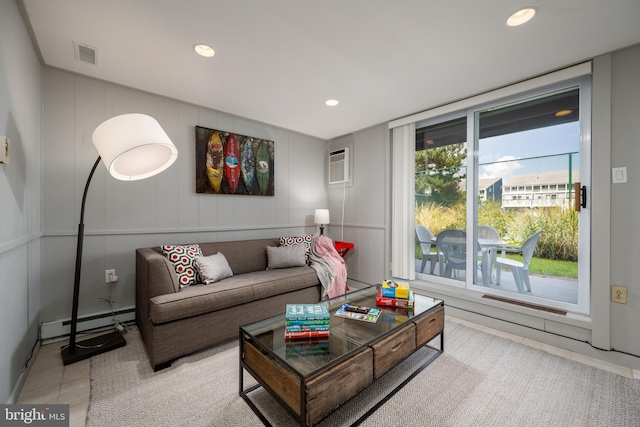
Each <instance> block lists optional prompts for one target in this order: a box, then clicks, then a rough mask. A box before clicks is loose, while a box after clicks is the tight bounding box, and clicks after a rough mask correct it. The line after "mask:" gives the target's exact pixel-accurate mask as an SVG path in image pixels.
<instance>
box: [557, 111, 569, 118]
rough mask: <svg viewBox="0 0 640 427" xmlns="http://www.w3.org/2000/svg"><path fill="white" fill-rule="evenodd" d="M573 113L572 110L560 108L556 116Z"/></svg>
mask: <svg viewBox="0 0 640 427" xmlns="http://www.w3.org/2000/svg"><path fill="white" fill-rule="evenodd" d="M571 113H572V111H571V110H560V111H557V112H556V114H555V116H556V117H564V116H568V115H569V114H571Z"/></svg>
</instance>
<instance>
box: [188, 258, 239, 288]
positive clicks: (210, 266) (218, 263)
mask: <svg viewBox="0 0 640 427" xmlns="http://www.w3.org/2000/svg"><path fill="white" fill-rule="evenodd" d="M196 268H197V269H198V272H199V273H200V277H202V280H203V281H204V283H205V285H210V284H211V283H215V282H218V281H220V280H222V279H226V278H227V277H231V276H233V271H231V267H229V262H228V261H227V258H225V256H224V255H223V254H221V253H220V252H218V253H217V254H214V255H209V256H207V257H197V258H196Z"/></svg>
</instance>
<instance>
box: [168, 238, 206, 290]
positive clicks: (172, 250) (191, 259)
mask: <svg viewBox="0 0 640 427" xmlns="http://www.w3.org/2000/svg"><path fill="white" fill-rule="evenodd" d="M162 254H163V255H164V256H166V257H167V258H168V259H169V261H171V262H172V263H173V267H174V268H175V269H176V274H177V276H178V283H179V284H180V289H182V288H184V287H187V286H189V285H194V284H195V283H196V282H197V276H196V272H197V270H196V258H197V257H201V256H202V251H201V250H200V245H185V246H176V245H164V246H162Z"/></svg>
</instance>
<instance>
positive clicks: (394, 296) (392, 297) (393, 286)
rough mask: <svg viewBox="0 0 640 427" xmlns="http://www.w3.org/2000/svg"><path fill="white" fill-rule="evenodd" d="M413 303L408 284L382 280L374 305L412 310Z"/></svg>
mask: <svg viewBox="0 0 640 427" xmlns="http://www.w3.org/2000/svg"><path fill="white" fill-rule="evenodd" d="M414 301H415V299H414V296H413V292H411V289H410V286H409V282H399V281H396V280H389V279H387V280H384V281H383V282H382V286H380V288H379V289H378V292H377V294H376V304H377V305H382V306H385V307H396V308H405V309H409V310H413V305H414Z"/></svg>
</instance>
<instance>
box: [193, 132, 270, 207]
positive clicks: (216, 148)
mask: <svg viewBox="0 0 640 427" xmlns="http://www.w3.org/2000/svg"><path fill="white" fill-rule="evenodd" d="M195 131H196V135H195V136H196V193H204V194H234V195H247V196H273V195H275V188H274V187H275V180H274V177H275V172H274V169H275V160H274V159H275V156H274V148H275V142H274V141H272V140H269V139H265V138H257V137H252V136H247V135H240V134H237V133H234V132H229V131H224V130H218V129H211V128H207V127H203V126H196V127H195Z"/></svg>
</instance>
